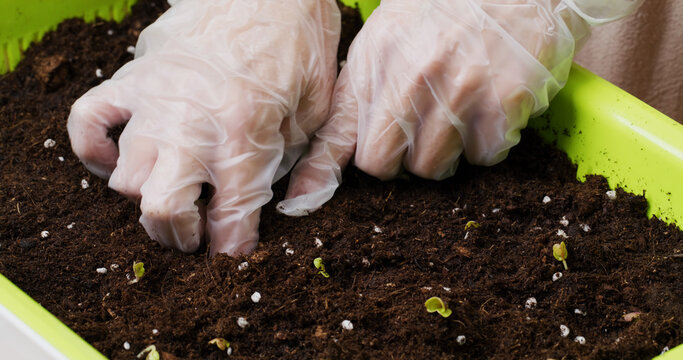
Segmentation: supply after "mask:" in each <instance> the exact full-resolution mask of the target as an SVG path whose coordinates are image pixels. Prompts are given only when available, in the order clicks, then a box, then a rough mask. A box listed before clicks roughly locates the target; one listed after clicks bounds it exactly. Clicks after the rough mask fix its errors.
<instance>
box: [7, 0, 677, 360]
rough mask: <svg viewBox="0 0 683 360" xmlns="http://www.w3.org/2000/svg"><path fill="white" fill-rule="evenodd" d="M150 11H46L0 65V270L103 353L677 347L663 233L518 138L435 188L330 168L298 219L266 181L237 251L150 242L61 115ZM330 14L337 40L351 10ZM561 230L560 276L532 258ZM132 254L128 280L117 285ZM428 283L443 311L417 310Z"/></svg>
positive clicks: (308, 355)
mask: <svg viewBox="0 0 683 360" xmlns="http://www.w3.org/2000/svg"><path fill="white" fill-rule="evenodd" d="M166 6H167V5H166V2H165V1H162V0H158V1H141V2H140V3H139V5H136V6H135V7H134V11H133V15H132V16H130V17H128V18H127V19H126V20H124V21H123V23H121V24H114V23H109V22H98V23H95V24H84V23H83V22H81V21H80V20H70V21H66V22H65V23H63V24H62V25H61V26H60V27H59V28H58V29H57V30H56V31H55V32H52V33H50V34H48V35H47V36H46V37H45V39H44V40H43V41H42V43H40V44H37V45H34V46H33V47H31V48H30V49H29V50H28V51H27V53H26V59H25V60H24V61H23V62H22V63H21V64H20V65H19V67H18V68H17V70H16V71H15V72H13V73H11V74H9V75H6V76H4V77H2V78H0V121H1V124H0V148H1V151H0V161H1V163H2V182H1V184H0V190H1V191H0V205H1V206H2V208H1V209H2V211H1V212H0V273H2V274H4V275H5V276H7V277H8V278H9V279H10V280H11V281H13V282H14V283H15V284H17V285H18V286H19V287H21V288H22V289H23V290H25V291H26V292H27V293H28V294H29V295H30V296H32V297H33V298H34V299H36V300H37V301H38V302H40V303H41V304H42V305H43V306H44V307H45V308H47V309H48V310H49V311H50V312H52V313H53V314H55V315H56V316H57V317H58V318H59V319H61V320H62V321H63V322H64V323H65V324H67V325H68V326H70V327H71V328H72V329H74V330H75V331H76V332H77V333H78V334H79V335H81V336H82V337H83V338H84V339H85V340H86V341H88V342H89V343H91V344H92V345H93V346H94V347H95V348H97V349H98V350H99V351H101V352H102V353H103V354H104V355H106V356H108V357H111V358H114V359H130V358H133V357H134V356H135V355H136V354H137V353H138V352H139V351H140V350H142V349H143V348H145V347H146V346H147V345H150V344H155V345H156V346H157V348H158V349H159V350H161V351H162V354H163V355H164V358H167V359H168V358H173V356H175V357H177V358H182V359H190V358H192V359H199V358H211V359H218V358H226V357H227V355H226V354H225V352H220V351H219V350H218V349H217V348H216V347H215V346H213V345H209V344H208V341H209V340H211V339H213V338H216V337H223V338H225V339H227V340H228V341H230V342H231V344H232V350H233V353H232V357H233V358H243V359H252V358H266V359H280V358H282V359H312V358H316V359H317V358H320V359H347V358H356V359H390V358H412V359H442V358H443V359H448V358H462V359H467V358H472V359H490V358H496V359H510V358H533V359H546V358H555V359H560V358H562V359H578V358H581V359H649V358H651V357H653V356H655V355H658V354H659V353H660V352H661V351H662V349H664V348H665V347H670V348H671V347H673V346H675V345H678V344H680V343H681V342H683V330H682V329H681V319H682V317H683V306H682V302H681V299H683V287H681V285H680V274H681V262H682V261H683V259H682V258H681V250H682V249H681V248H682V246H681V245H682V241H681V240H682V236H681V232H680V231H679V230H678V229H676V228H675V227H673V226H667V225H665V224H663V223H662V222H660V221H658V220H656V219H651V220H648V219H647V218H646V216H645V211H646V207H647V204H646V202H645V200H644V199H643V198H642V197H639V196H634V195H630V194H627V193H624V192H623V191H621V190H617V192H616V194H617V197H616V199H615V200H610V199H609V198H608V196H607V195H606V191H608V190H609V189H608V187H607V184H606V182H605V180H604V179H602V178H599V177H589V178H588V180H587V181H586V182H585V183H579V182H577V181H576V180H575V168H574V167H573V166H572V165H571V164H570V163H569V162H568V160H567V159H566V157H565V156H564V155H563V154H561V153H559V152H557V151H555V150H552V149H550V148H548V147H546V146H544V145H543V144H542V143H541V142H540V141H539V140H538V139H537V138H536V137H535V136H534V134H533V133H532V132H525V133H524V134H523V141H522V143H521V144H520V145H519V146H517V147H516V148H514V149H513V150H512V152H511V154H510V156H509V158H508V159H507V160H505V161H504V162H503V163H501V164H499V165H497V166H494V167H490V168H482V167H473V166H469V165H467V164H462V165H461V167H460V169H459V170H458V172H457V174H456V176H455V177H453V178H451V179H448V180H446V181H442V182H433V181H425V180H421V179H419V178H415V177H412V176H405V177H404V178H402V179H399V180H396V181H390V182H381V181H378V180H376V179H374V178H372V177H369V176H367V175H364V174H363V173H361V172H359V171H357V170H356V169H354V168H350V169H348V170H347V171H346V172H345V173H344V184H343V185H342V186H341V188H340V189H339V190H338V192H337V194H336V196H335V197H334V199H332V200H331V201H330V202H329V203H328V204H327V205H325V206H324V207H323V208H322V209H320V210H319V211H318V212H316V213H314V214H312V215H310V216H308V217H303V218H290V217H286V216H284V215H281V214H278V213H276V212H275V210H274V203H275V201H277V200H279V199H282V197H283V195H284V190H285V188H286V179H285V180H284V181H282V182H280V183H278V184H276V185H275V186H274V190H275V197H274V200H273V202H271V203H270V204H268V205H266V206H265V207H264V211H263V215H262V217H261V228H260V234H261V241H260V243H259V246H258V249H257V250H256V251H255V252H254V253H253V254H251V255H249V256H242V257H238V258H230V257H228V256H217V257H215V258H209V257H208V256H207V254H206V250H203V251H200V252H199V253H196V254H191V255H187V254H182V253H180V252H177V251H174V250H169V249H163V248H161V247H160V246H159V245H158V244H157V243H156V242H154V241H152V240H150V239H149V238H148V237H147V235H146V234H145V231H144V230H143V228H142V227H141V226H140V225H139V223H138V222H137V219H138V217H139V215H140V212H139V210H138V207H137V205H136V204H133V203H130V202H128V201H126V200H125V199H124V198H123V197H122V196H120V195H118V194H117V193H115V192H114V191H112V190H109V189H108V188H107V186H106V182H105V181H103V180H100V179H98V178H96V177H94V176H93V175H91V174H89V173H88V172H87V171H86V169H85V168H84V167H83V166H82V165H81V164H80V163H79V161H78V159H77V158H76V157H75V156H74V155H73V154H72V153H71V149H70V146H69V140H68V137H67V133H66V127H65V124H66V119H67V116H68V112H69V107H70V105H71V104H72V103H73V101H74V100H75V99H77V98H78V97H79V96H80V95H82V94H83V93H84V92H85V91H87V90H88V89H89V88H91V87H92V86H95V85H97V84H99V83H100V82H101V81H103V78H97V77H96V76H95V71H96V69H98V68H99V69H101V70H102V73H103V75H104V78H108V77H110V76H111V75H112V74H113V73H114V71H115V70H116V69H118V68H119V67H120V66H121V65H123V64H124V63H125V62H127V61H129V60H131V59H132V55H131V54H129V53H127V52H126V48H127V47H128V46H130V45H133V44H134V43H135V40H136V38H137V36H138V34H139V32H140V30H141V29H143V28H144V27H145V26H146V25H148V24H149V23H150V22H151V21H153V20H154V19H155V18H156V17H157V16H158V15H159V14H160V13H161V12H162V11H163V10H164V9H165V7H166ZM345 14H346V15H347V16H346V17H345V22H344V23H345V26H346V29H345V33H346V34H347V35H345V36H346V38H347V39H348V38H352V37H353V32H354V31H356V30H357V27H358V26H359V25H360V22H359V20H358V19H357V17H353V15H349V12H345ZM354 24H355V25H354ZM349 25H351V28H349ZM110 30H111V31H113V33H112V34H111V35H109V34H108V31H110ZM341 53H342V54H345V50H344V51H341ZM48 138H51V139H54V140H55V141H56V145H55V146H54V147H51V148H46V147H44V141H45V140H46V139H48ZM59 157H63V161H61V160H60V158H59ZM83 179H85V180H86V181H87V182H88V183H89V187H88V188H85V189H84V188H83V187H82V186H81V180H83ZM545 196H548V197H549V198H550V202H547V203H544V202H543V198H544V197H545ZM563 219H564V220H566V222H564V221H562V222H561V220H563ZM469 221H476V222H477V224H479V227H476V226H470V228H469V229H466V224H467V223H468V222H469ZM563 223H564V224H563ZM588 227H590V229H589V228H588ZM584 229H585V230H584ZM558 230H562V231H564V232H565V233H566V235H567V238H563V237H561V236H559V235H558ZM42 231H48V232H49V235H48V236H47V237H45V238H43V237H42V236H41V232H42ZM317 239H319V240H320V242H321V243H322V246H320V247H317V246H316V241H317ZM561 240H564V241H565V242H566V243H567V246H568V248H569V257H568V259H567V263H568V265H569V270H567V271H565V270H564V269H563V266H562V264H561V263H560V262H558V261H556V260H555V259H554V258H553V256H552V250H551V246H552V244H553V243H556V242H559V241H561ZM287 249H292V250H293V251H294V253H293V254H291V255H287V254H286V250H287ZM317 257H321V258H322V259H323V260H324V263H325V266H326V270H327V272H328V273H329V274H330V277H329V278H324V277H323V276H321V275H319V274H318V273H317V270H316V269H315V268H314V266H313V259H315V258H317ZM134 261H142V262H144V264H145V268H146V269H147V273H146V275H145V276H144V277H143V278H142V279H141V280H140V282H138V283H136V284H132V285H129V284H128V279H127V276H130V274H131V272H132V270H131V268H132V264H133V262H134ZM243 262H247V263H248V267H247V268H246V269H243V270H238V267H239V265H240V264H241V263H243ZM116 265H118V267H116ZM98 268H106V269H107V270H108V271H107V272H106V273H105V274H100V273H98V272H97V271H96V269H98ZM557 272H562V273H563V276H562V277H561V278H560V279H559V280H557V281H553V280H552V278H553V274H554V273H557ZM256 291H258V292H259V293H260V294H261V296H262V297H261V299H260V301H259V302H258V303H254V302H253V301H252V300H251V295H252V294H253V293H254V292H256ZM432 296H439V297H441V298H442V299H443V300H444V301H445V302H446V303H447V304H448V306H449V307H450V308H451V309H452V310H453V314H452V315H451V316H450V317H448V318H443V317H441V316H440V315H438V314H436V313H427V311H426V310H425V306H424V302H425V300H426V299H428V298H429V297H432ZM531 297H534V298H535V299H536V301H537V305H536V306H532V307H531V308H526V307H525V304H526V302H527V299H529V298H531ZM577 312H579V313H577ZM635 312H637V313H640V315H639V316H638V317H637V318H636V319H633V320H631V321H627V320H626V319H625V318H624V316H623V315H625V314H629V313H635ZM239 317H244V318H245V319H246V320H247V321H248V323H249V325H248V326H247V327H245V328H241V327H240V326H238V324H237V319H238V318H239ZM627 318H628V317H627ZM343 320H350V321H351V322H352V324H353V329H352V330H344V329H343V328H342V325H341V323H342V321H343ZM560 325H566V326H567V327H568V328H569V329H570V333H569V335H568V336H567V337H562V336H561V331H560ZM154 329H156V331H154ZM461 335H462V336H465V342H464V344H462V345H459V344H458V337H459V336H461ZM576 336H583V337H584V338H585V341H586V342H585V344H583V345H582V344H579V343H577V342H575V341H574V339H575V337H576ZM125 342H128V343H130V350H125V349H124V347H123V344H124V343H125Z"/></svg>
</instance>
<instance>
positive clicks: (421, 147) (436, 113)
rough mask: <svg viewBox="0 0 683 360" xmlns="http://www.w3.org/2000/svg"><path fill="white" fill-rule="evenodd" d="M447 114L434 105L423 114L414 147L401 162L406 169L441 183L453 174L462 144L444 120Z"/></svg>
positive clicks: (454, 130) (457, 134) (445, 109)
mask: <svg viewBox="0 0 683 360" xmlns="http://www.w3.org/2000/svg"><path fill="white" fill-rule="evenodd" d="M449 112H450V110H449V109H448V108H444V107H442V106H439V105H436V104H435V105H433V106H432V107H431V108H430V109H429V110H428V111H427V112H426V113H424V114H422V118H423V119H422V121H421V126H420V128H419V129H418V131H417V134H416V136H415V140H414V143H413V146H411V147H410V148H409V150H408V152H407V153H406V156H405V158H404V159H403V166H404V167H405V168H406V170H408V171H409V172H411V173H413V174H415V175H417V176H420V177H422V178H425V179H432V180H443V179H445V178H447V177H450V176H452V175H453V174H454V173H455V170H456V169H457V166H458V161H459V159H460V154H462V146H463V145H462V139H461V137H460V133H459V132H458V129H457V128H456V127H455V126H453V124H451V123H450V122H449V121H445V119H446V118H448V116H449Z"/></svg>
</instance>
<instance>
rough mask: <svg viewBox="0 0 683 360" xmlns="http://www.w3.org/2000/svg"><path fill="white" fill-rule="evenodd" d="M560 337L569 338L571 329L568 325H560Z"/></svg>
mask: <svg viewBox="0 0 683 360" xmlns="http://www.w3.org/2000/svg"><path fill="white" fill-rule="evenodd" d="M560 335H561V336H562V337H567V336H568V335H569V328H568V327H567V325H560Z"/></svg>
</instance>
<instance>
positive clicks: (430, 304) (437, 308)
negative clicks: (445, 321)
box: [425, 296, 452, 318]
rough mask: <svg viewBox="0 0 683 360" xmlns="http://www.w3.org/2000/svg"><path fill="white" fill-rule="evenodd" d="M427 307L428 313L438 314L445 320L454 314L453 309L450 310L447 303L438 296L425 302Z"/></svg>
mask: <svg viewBox="0 0 683 360" xmlns="http://www.w3.org/2000/svg"><path fill="white" fill-rule="evenodd" d="M425 307H426V308H427V312H430V313H433V312H438V313H439V314H440V315H441V316H443V317H445V318H447V317H449V316H451V313H452V311H451V309H449V308H448V306H447V305H446V303H444V302H443V300H441V298H440V297H438V296H434V297H431V298H429V299H427V301H425Z"/></svg>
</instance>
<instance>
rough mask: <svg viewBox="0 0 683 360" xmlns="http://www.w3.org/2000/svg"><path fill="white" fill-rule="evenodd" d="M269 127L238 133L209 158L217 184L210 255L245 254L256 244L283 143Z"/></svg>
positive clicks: (210, 209) (210, 214) (209, 221)
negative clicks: (250, 133) (263, 207)
mask: <svg viewBox="0 0 683 360" xmlns="http://www.w3.org/2000/svg"><path fill="white" fill-rule="evenodd" d="M258 123H259V122H251V123H250V124H249V125H250V126H253V125H254V124H258ZM266 123H267V122H266ZM271 123H275V122H271ZM275 125H279V124H277V123H275ZM269 127H271V126H270V125H264V126H263V127H262V129H263V131H262V132H261V133H260V134H259V135H258V136H254V135H249V131H245V132H243V133H236V134H234V138H233V139H232V140H231V142H229V143H228V144H226V146H225V147H223V148H222V149H216V150H217V151H215V153H217V154H218V157H216V158H214V159H212V160H211V161H210V162H209V163H210V165H209V168H210V170H211V173H210V178H211V183H212V184H213V185H214V187H215V188H216V192H215V194H214V195H213V197H212V198H211V201H210V202H209V204H208V206H207V212H206V215H207V224H206V228H207V239H208V240H209V241H210V242H209V244H210V245H209V247H210V250H211V251H210V252H211V255H215V254H217V253H226V254H228V255H231V256H234V255H239V254H246V253H249V252H250V251H252V250H253V249H254V248H255V247H256V244H257V242H258V224H259V219H260V214H261V207H262V206H263V205H265V204H266V203H267V202H268V201H270V199H271V198H272V197H273V192H272V191H271V189H270V188H271V185H272V182H273V177H274V176H275V173H276V171H277V168H278V165H279V163H280V161H281V160H282V154H283V147H284V140H283V138H282V136H281V135H280V134H279V133H278V128H269Z"/></svg>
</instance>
